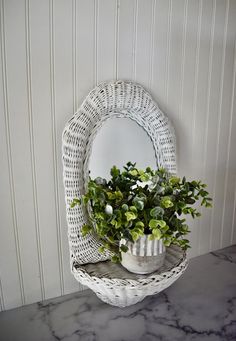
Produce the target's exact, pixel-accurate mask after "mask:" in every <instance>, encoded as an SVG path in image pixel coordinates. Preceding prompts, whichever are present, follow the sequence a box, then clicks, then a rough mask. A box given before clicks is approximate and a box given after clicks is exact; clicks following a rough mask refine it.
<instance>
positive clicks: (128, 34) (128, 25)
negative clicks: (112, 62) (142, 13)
mask: <svg viewBox="0 0 236 341" xmlns="http://www.w3.org/2000/svg"><path fill="white" fill-rule="evenodd" d="M135 4H136V0H130V1H126V0H120V1H119V3H118V5H119V18H118V20H119V31H118V47H117V49H118V56H117V58H118V60H117V73H118V74H117V78H118V79H125V80H131V79H132V76H133V75H132V69H133V39H134V38H133V37H134V31H133V28H134V27H133V24H132V23H133V20H134V13H135Z"/></svg>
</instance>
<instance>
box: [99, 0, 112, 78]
mask: <svg viewBox="0 0 236 341" xmlns="http://www.w3.org/2000/svg"><path fill="white" fill-rule="evenodd" d="M97 3H98V4H97V5H98V9H97V10H98V15H97V22H96V24H97V27H96V29H97V62H96V65H97V82H98V83H101V82H102V81H106V80H112V79H115V78H116V67H115V56H116V27H115V24H116V11H117V2H116V0H103V1H100V0H98V1H97Z"/></svg>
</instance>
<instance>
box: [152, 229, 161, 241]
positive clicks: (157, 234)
mask: <svg viewBox="0 0 236 341" xmlns="http://www.w3.org/2000/svg"><path fill="white" fill-rule="evenodd" d="M152 234H153V236H154V237H155V239H157V240H159V239H161V236H162V233H161V231H160V230H159V229H158V228H155V229H153V230H152Z"/></svg>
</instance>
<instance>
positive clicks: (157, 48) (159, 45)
mask: <svg viewBox="0 0 236 341" xmlns="http://www.w3.org/2000/svg"><path fill="white" fill-rule="evenodd" d="M169 9H170V0H168V1H166V0H157V1H156V18H155V19H156V20H155V28H154V29H155V44H154V63H153V85H152V91H153V92H154V96H155V99H156V101H157V102H158V103H159V106H160V108H161V109H162V110H164V111H165V109H166V102H165V100H166V80H167V74H166V71H167V50H168V43H167V35H168V23H169V21H168V15H170V13H169Z"/></svg>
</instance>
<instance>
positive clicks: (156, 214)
mask: <svg viewBox="0 0 236 341" xmlns="http://www.w3.org/2000/svg"><path fill="white" fill-rule="evenodd" d="M164 212H165V211H164V210H163V208H162V207H159V206H157V207H154V208H152V209H151V211H150V216H151V217H152V218H162V217H163V214H164Z"/></svg>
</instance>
